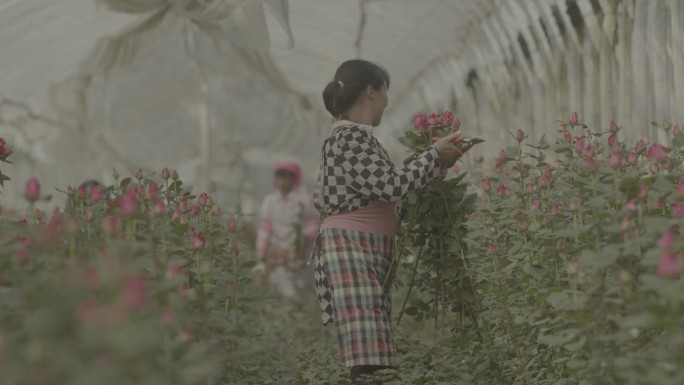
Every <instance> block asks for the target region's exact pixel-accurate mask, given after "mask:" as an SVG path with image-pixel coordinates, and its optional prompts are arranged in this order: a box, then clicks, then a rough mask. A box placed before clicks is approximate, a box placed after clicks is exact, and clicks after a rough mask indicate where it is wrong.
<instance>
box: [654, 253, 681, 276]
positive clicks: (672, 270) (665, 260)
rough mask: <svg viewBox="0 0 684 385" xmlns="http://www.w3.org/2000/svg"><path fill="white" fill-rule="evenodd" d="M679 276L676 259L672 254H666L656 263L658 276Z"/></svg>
mask: <svg viewBox="0 0 684 385" xmlns="http://www.w3.org/2000/svg"><path fill="white" fill-rule="evenodd" d="M678 274H679V271H678V269H677V258H676V256H675V254H674V253H672V252H666V253H664V254H663V255H662V257H660V260H659V261H658V275H660V276H661V277H665V278H670V277H675V276H677V275H678Z"/></svg>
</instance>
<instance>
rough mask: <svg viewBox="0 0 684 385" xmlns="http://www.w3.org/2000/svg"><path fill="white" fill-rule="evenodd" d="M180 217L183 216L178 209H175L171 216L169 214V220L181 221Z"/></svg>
mask: <svg viewBox="0 0 684 385" xmlns="http://www.w3.org/2000/svg"><path fill="white" fill-rule="evenodd" d="M182 216H183V212H182V211H181V210H180V209H179V208H177V209H175V210H173V214H171V220H174V221H177V220H179V219H181V217H182Z"/></svg>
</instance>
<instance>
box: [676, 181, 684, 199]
mask: <svg viewBox="0 0 684 385" xmlns="http://www.w3.org/2000/svg"><path fill="white" fill-rule="evenodd" d="M677 197H679V198H684V179H681V180H680V181H679V183H677Z"/></svg>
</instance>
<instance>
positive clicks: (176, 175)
mask: <svg viewBox="0 0 684 385" xmlns="http://www.w3.org/2000/svg"><path fill="white" fill-rule="evenodd" d="M171 179H173V180H178V172H177V171H176V170H173V171H171Z"/></svg>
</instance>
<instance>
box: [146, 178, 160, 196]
mask: <svg viewBox="0 0 684 385" xmlns="http://www.w3.org/2000/svg"><path fill="white" fill-rule="evenodd" d="M159 190H161V189H160V188H159V186H158V185H157V184H156V183H154V182H150V183H149V184H148V185H147V196H148V197H149V198H150V199H156V198H157V196H158V195H159Z"/></svg>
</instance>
